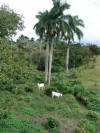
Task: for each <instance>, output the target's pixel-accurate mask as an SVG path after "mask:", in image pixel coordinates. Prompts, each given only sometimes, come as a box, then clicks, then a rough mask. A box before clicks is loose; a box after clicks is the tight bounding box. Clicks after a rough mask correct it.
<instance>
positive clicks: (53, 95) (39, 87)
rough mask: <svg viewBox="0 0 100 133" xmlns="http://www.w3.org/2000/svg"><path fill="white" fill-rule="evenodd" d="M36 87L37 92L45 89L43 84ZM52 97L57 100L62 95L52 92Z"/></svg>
mask: <svg viewBox="0 0 100 133" xmlns="http://www.w3.org/2000/svg"><path fill="white" fill-rule="evenodd" d="M37 86H38V89H39V90H43V89H44V88H45V84H44V83H38V84H37ZM53 97H57V98H59V97H62V94H61V93H59V92H55V91H52V98H53Z"/></svg>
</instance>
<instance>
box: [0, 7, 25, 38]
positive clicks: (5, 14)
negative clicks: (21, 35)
mask: <svg viewBox="0 0 100 133" xmlns="http://www.w3.org/2000/svg"><path fill="white" fill-rule="evenodd" d="M23 28H24V26H23V20H22V16H20V15H19V14H17V13H15V12H14V11H13V10H11V9H10V8H9V7H8V6H6V5H2V6H1V7H0V37H10V36H12V35H15V34H16V30H23Z"/></svg>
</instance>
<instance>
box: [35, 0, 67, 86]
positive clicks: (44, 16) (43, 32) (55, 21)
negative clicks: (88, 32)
mask: <svg viewBox="0 0 100 133" xmlns="http://www.w3.org/2000/svg"><path fill="white" fill-rule="evenodd" d="M69 7H70V5H69V4H67V3H61V2H60V0H53V8H52V9H51V10H50V11H45V12H43V13H42V12H40V13H39V15H37V18H38V19H39V22H38V23H37V24H36V25H35V28H36V33H37V34H38V35H39V36H42V37H46V38H47V40H48V42H49V43H48V44H50V46H49V45H48V44H47V47H46V48H47V49H46V51H47V52H46V57H47V58H46V63H45V79H46V80H47V75H48V85H49V86H50V80H51V68H52V57H53V46H54V40H55V38H57V37H61V36H63V34H64V33H65V25H66V27H67V26H68V24H67V23H66V16H65V15H64V11H65V10H66V9H69ZM49 47H50V48H49ZM49 49H50V50H49ZM48 51H49V54H47V53H48ZM48 57H49V58H48ZM48 64H49V67H48ZM48 68H49V70H48ZM47 71H48V74H47Z"/></svg>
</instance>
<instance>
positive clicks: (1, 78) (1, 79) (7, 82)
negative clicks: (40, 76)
mask: <svg viewBox="0 0 100 133" xmlns="http://www.w3.org/2000/svg"><path fill="white" fill-rule="evenodd" d="M14 87H15V86H14V84H13V79H10V78H9V77H8V76H7V75H5V74H1V75H0V89H1V90H8V91H12V89H13V88H14Z"/></svg>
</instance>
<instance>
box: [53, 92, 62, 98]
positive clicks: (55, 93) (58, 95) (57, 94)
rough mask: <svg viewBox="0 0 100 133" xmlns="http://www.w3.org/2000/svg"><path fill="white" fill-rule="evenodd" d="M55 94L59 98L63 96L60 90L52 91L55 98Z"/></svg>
mask: <svg viewBox="0 0 100 133" xmlns="http://www.w3.org/2000/svg"><path fill="white" fill-rule="evenodd" d="M54 96H55V97H57V98H59V97H61V96H62V94H61V93H59V92H54V91H52V98H53V97H54Z"/></svg>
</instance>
